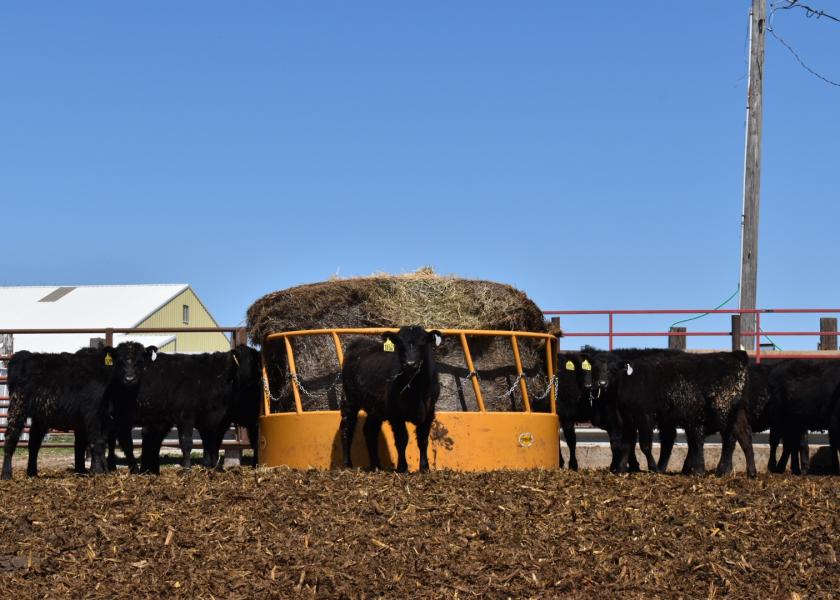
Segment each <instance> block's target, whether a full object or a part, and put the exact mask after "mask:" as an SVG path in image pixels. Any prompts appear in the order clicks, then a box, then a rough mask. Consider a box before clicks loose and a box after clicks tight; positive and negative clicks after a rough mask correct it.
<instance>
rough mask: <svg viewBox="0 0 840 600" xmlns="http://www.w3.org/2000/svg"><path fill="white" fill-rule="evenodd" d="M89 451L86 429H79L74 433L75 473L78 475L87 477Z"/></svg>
mask: <svg viewBox="0 0 840 600" xmlns="http://www.w3.org/2000/svg"><path fill="white" fill-rule="evenodd" d="M86 450H87V436H86V435H85V432H84V429H81V428H80V429H77V430H76V431H74V432H73V472H74V473H76V474H77V475H85V474H86V473H87V469H86V468H85V451H86Z"/></svg>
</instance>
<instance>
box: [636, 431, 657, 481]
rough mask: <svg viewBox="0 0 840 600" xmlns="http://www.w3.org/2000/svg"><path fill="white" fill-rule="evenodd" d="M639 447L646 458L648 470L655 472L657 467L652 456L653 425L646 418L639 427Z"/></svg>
mask: <svg viewBox="0 0 840 600" xmlns="http://www.w3.org/2000/svg"><path fill="white" fill-rule="evenodd" d="M639 448H641V450H642V454H644V455H645V460H647V468H648V471H650V472H651V473H656V472H657V471H658V470H659V468H658V467H657V465H656V461H655V460H654V458H653V426H651V424H650V422H649V421H648V420H645V421H644V422H643V423H642V426H641V427H639Z"/></svg>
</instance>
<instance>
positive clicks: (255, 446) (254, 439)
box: [245, 423, 260, 469]
mask: <svg viewBox="0 0 840 600" xmlns="http://www.w3.org/2000/svg"><path fill="white" fill-rule="evenodd" d="M245 429H246V430H247V431H248V440H249V441H250V442H251V450H252V451H253V452H254V468H255V469H256V468H257V466H258V465H259V464H260V426H259V423H255V424H253V425H248V426H247V427H246V428H245Z"/></svg>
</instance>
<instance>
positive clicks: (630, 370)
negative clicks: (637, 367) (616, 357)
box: [624, 363, 633, 375]
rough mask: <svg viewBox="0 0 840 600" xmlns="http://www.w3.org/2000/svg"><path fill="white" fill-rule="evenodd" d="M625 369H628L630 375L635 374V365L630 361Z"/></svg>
mask: <svg viewBox="0 0 840 600" xmlns="http://www.w3.org/2000/svg"><path fill="white" fill-rule="evenodd" d="M624 370H625V371H627V374H628V375H632V374H633V367H632V366H631V365H630V363H627V366H626V367H625V369H624Z"/></svg>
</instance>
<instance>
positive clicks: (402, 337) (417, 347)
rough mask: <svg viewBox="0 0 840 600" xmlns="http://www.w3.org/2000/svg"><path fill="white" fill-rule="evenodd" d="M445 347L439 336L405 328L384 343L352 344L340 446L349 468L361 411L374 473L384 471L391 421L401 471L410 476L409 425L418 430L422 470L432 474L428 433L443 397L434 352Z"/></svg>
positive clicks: (346, 369) (346, 363)
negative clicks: (383, 439)
mask: <svg viewBox="0 0 840 600" xmlns="http://www.w3.org/2000/svg"><path fill="white" fill-rule="evenodd" d="M442 341H443V338H442V337H441V334H440V332H438V331H428V332H427V331H426V330H425V329H423V328H422V327H420V326H412V327H402V328H400V330H399V332H398V333H396V334H394V333H385V334H383V336H382V340H381V341H379V342H377V341H375V340H372V339H370V338H359V339H356V340H354V341H353V342H351V343H350V345H349V346H348V347H347V351H346V352H345V356H344V367H343V369H342V379H343V383H344V401H343V402H342V404H341V442H342V449H343V451H344V465H345V466H346V467H350V466H352V462H351V459H350V447H351V445H352V442H353V434H354V432H355V429H356V419H357V417H358V413H359V410H361V409H364V411H365V412H366V413H367V420H366V421H365V425H364V434H365V441H366V443H367V449H368V455H369V456H370V466H371V468H372V469H378V468H379V467H380V462H379V450H378V438H379V430H380V429H381V427H382V422H383V421H386V420H387V421H388V422H389V423H390V424H391V429H392V430H393V432H394V440H395V442H396V446H397V455H398V459H397V471H399V472H405V471H407V470H408V463H407V462H406V458H405V449H406V446H407V445H408V430H407V429H406V426H405V424H406V421H409V422H411V423H414V425H415V426H416V428H417V446H418V448H419V449H420V470H421V471H427V470H428V469H429V459H428V456H427V448H428V444H429V432H430V430H431V427H432V421H434V418H435V404H436V403H437V399H438V395H439V394H440V385H439V384H438V374H437V368H436V366H435V360H434V356H433V354H432V350H433V349H434V348H435V347H437V346H439V345H440V343H441V342H442Z"/></svg>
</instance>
